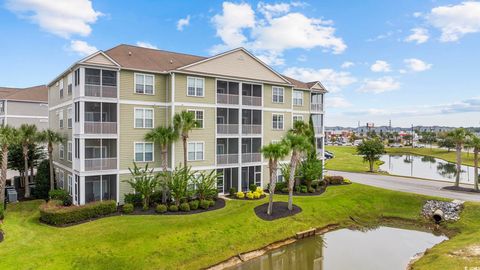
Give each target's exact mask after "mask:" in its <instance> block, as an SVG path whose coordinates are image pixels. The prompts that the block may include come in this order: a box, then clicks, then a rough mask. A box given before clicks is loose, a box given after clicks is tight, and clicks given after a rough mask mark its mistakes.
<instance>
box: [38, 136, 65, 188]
mask: <svg viewBox="0 0 480 270" xmlns="http://www.w3.org/2000/svg"><path fill="white" fill-rule="evenodd" d="M38 140H39V141H41V142H45V143H47V149H48V164H49V167H50V190H54V189H55V176H54V174H53V154H52V153H53V145H54V144H58V143H63V142H64V141H65V138H64V137H63V135H62V134H60V133H58V132H55V131H53V130H51V129H47V130H44V131H42V132H40V134H39V135H38Z"/></svg>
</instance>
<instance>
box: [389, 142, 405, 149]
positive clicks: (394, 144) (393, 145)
mask: <svg viewBox="0 0 480 270" xmlns="http://www.w3.org/2000/svg"><path fill="white" fill-rule="evenodd" d="M390 147H396V148H399V147H403V145H401V144H399V143H392V144H390Z"/></svg>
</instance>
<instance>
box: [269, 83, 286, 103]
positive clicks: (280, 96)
mask: <svg viewBox="0 0 480 270" xmlns="http://www.w3.org/2000/svg"><path fill="white" fill-rule="evenodd" d="M284 94H285V89H284V88H283V87H278V86H273V87H272V102H273V103H283V100H284Z"/></svg>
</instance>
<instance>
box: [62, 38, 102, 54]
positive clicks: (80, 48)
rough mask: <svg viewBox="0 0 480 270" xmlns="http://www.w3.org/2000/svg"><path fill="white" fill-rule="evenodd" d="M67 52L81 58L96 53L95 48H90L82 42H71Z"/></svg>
mask: <svg viewBox="0 0 480 270" xmlns="http://www.w3.org/2000/svg"><path fill="white" fill-rule="evenodd" d="M69 50H70V51H73V52H76V53H78V54H80V55H82V56H87V55H90V54H92V53H95V52H97V51H98V49H97V48H95V46H91V45H89V44H88V43H87V42H85V41H83V40H71V41H70V47H69Z"/></svg>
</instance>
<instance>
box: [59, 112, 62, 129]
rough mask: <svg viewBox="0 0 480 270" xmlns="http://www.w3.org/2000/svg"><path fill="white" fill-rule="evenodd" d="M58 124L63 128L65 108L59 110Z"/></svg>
mask: <svg viewBox="0 0 480 270" xmlns="http://www.w3.org/2000/svg"><path fill="white" fill-rule="evenodd" d="M58 126H59V127H60V128H63V110H59V111H58Z"/></svg>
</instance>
